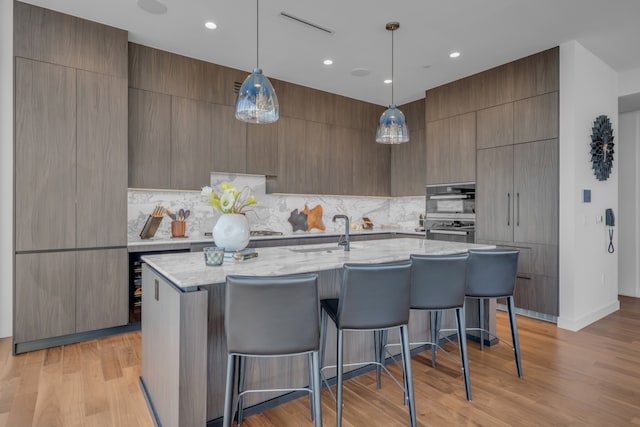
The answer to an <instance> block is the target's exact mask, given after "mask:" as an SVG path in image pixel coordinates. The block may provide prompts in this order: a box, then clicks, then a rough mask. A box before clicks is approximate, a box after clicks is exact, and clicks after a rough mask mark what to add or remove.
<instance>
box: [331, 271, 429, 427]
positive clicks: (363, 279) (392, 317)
mask: <svg viewBox="0 0 640 427" xmlns="http://www.w3.org/2000/svg"><path fill="white" fill-rule="evenodd" d="M410 275H411V262H409V261H406V262H402V263H389V264H345V265H344V266H343V269H342V284H341V287H340V298H338V299H323V300H322V301H320V305H321V306H322V326H321V329H320V330H321V333H320V342H321V345H320V355H321V364H320V365H321V366H322V360H323V358H324V349H325V344H326V337H327V320H328V318H331V319H332V320H333V322H334V323H335V325H336V329H337V333H338V343H337V366H336V368H337V384H336V395H337V397H336V426H337V427H340V426H342V376H343V375H342V372H343V366H344V365H343V356H344V354H343V353H344V345H343V342H344V331H373V332H374V341H375V346H374V347H375V348H374V353H375V362H373V361H371V362H362V363H352V364H349V366H353V365H368V364H372V363H374V364H376V367H377V368H378V369H379V368H380V367H381V366H382V364H381V361H380V353H381V352H380V338H381V331H383V330H387V329H390V328H400V338H401V343H402V346H401V348H402V361H403V376H404V384H405V385H404V386H403V385H400V384H399V383H398V384H399V385H400V387H401V388H404V390H405V396H407V400H408V406H409V419H410V423H411V426H412V427H415V425H416V413H415V402H414V397H413V380H412V377H411V354H410V352H409V331H408V323H409V297H410V291H411V289H410V286H411V276H410ZM328 367H329V366H327V367H326V368H328ZM323 369H324V367H323ZM384 369H385V370H386V368H384ZM387 372H388V371H387ZM389 375H391V374H390V373H389ZM392 378H393V376H392ZM394 380H395V378H394Z"/></svg>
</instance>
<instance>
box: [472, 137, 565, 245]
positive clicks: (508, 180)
mask: <svg viewBox="0 0 640 427" xmlns="http://www.w3.org/2000/svg"><path fill="white" fill-rule="evenodd" d="M557 194H558V141H557V140H547V141H537V142H531V143H527V144H518V145H514V146H504V147H498V148H489V149H484V150H478V181H477V184H476V195H477V197H476V236H477V238H478V239H479V240H499V241H514V242H527V243H541V244H551V245H553V244H557V242H558V200H557V198H558V197H557Z"/></svg>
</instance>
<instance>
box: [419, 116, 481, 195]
mask: <svg viewBox="0 0 640 427" xmlns="http://www.w3.org/2000/svg"><path fill="white" fill-rule="evenodd" d="M475 177H476V113H475V112H471V113H467V114H462V115H458V116H453V117H449V118H446V119H441V120H436V121H432V122H427V183H428V184H449V183H459V182H473V181H475Z"/></svg>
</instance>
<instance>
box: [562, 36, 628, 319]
mask: <svg viewBox="0 0 640 427" xmlns="http://www.w3.org/2000/svg"><path fill="white" fill-rule="evenodd" d="M601 114H605V115H607V116H608V117H609V119H610V120H611V123H612V125H613V129H614V136H615V137H616V140H615V141H614V142H616V143H617V142H618V134H617V132H618V74H617V73H616V72H615V71H614V70H613V69H612V68H611V67H609V66H608V65H607V64H605V63H604V62H603V61H602V60H600V59H599V58H597V57H596V56H595V55H593V54H592V53H591V52H589V51H588V50H586V49H585V48H584V47H583V46H582V45H580V44H579V43H577V42H576V41H571V42H568V43H564V44H562V45H561V46H560V236H559V238H560V316H559V318H558V326H559V327H561V328H565V329H570V330H579V329H581V328H583V327H585V326H587V325H589V324H590V323H592V322H595V321H596V320H598V319H600V318H602V317H604V316H606V315H608V314H610V313H612V312H614V311H616V310H618V309H619V307H620V305H619V302H618V253H619V248H618V249H617V250H616V252H615V253H613V254H609V253H607V244H608V234H607V227H605V225H604V223H597V218H599V217H603V216H604V212H605V209H606V208H612V209H613V210H614V212H615V213H616V214H618V173H619V172H618V170H619V156H618V155H616V156H615V159H614V166H613V170H612V173H611V176H610V177H609V179H608V180H607V181H602V182H601V181H598V180H597V179H596V178H595V176H594V174H593V170H592V169H591V162H590V160H591V156H590V154H589V150H590V146H589V143H590V142H591V139H590V135H591V127H592V126H593V122H594V120H595V118H596V117H597V116H599V115H601ZM582 189H590V190H591V200H592V202H591V203H582V201H581V191H582ZM619 228H620V227H615V235H614V243H615V244H616V246H619V245H618V243H619V240H618V230H619Z"/></svg>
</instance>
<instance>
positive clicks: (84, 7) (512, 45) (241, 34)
mask: <svg viewBox="0 0 640 427" xmlns="http://www.w3.org/2000/svg"><path fill="white" fill-rule="evenodd" d="M162 1H163V3H165V4H166V6H167V8H168V12H167V13H166V14H164V15H152V14H149V13H147V12H144V11H142V10H141V9H140V8H138V7H137V5H136V0H28V1H26V2H27V3H32V4H36V5H39V6H43V7H46V8H49V9H54V10H57V11H60V12H64V13H68V14H71V15H75V16H79V17H82V18H86V19H90V20H93V21H97V22H101V23H104V24H108V25H112V26H114V27H118V28H122V29H125V30H127V31H129V40H130V41H132V42H136V43H140V44H144V45H147V46H152V47H156V48H160V49H163V50H168V51H171V52H175V53H179V54H182V55H186V56H190V57H194V58H199V59H202V60H205V61H209V62H214V63H217V64H222V65H226V66H229V67H234V68H239V69H244V70H247V71H249V70H251V69H252V68H253V67H254V66H255V58H256V33H255V31H256V28H255V16H256V6H255V5H256V2H255V0H162ZM282 11H285V12H288V13H290V14H292V15H295V16H297V17H300V18H304V19H306V20H308V21H312V22H314V23H316V24H319V25H321V26H324V27H328V28H330V29H332V30H334V31H335V34H333V35H325V34H323V33H321V32H320V31H317V30H312V29H310V28H308V27H306V26H304V25H302V24H298V23H295V22H291V21H289V20H286V19H284V18H282V17H280V16H279V14H280V12H282ZM207 20H212V21H214V22H215V23H216V24H217V25H218V29H216V30H214V31H210V30H206V29H205V28H204V25H203V24H204V22H205V21H207ZM392 20H396V21H399V22H400V29H399V30H397V31H396V32H395V102H396V104H398V105H400V104H404V103H406V102H409V101H413V100H416V99H418V98H421V97H423V96H424V91H425V90H426V89H429V88H432V87H436V86H439V85H441V84H444V83H447V82H450V81H453V80H457V79H459V78H462V77H465V76H468V75H471V74H475V73H477V72H480V71H483V70H486V69H488V68H492V67H494V66H496V65H500V64H504V63H506V62H509V61H512V60H515V59H518V58H521V57H523V56H527V55H530V54H533V53H536V52H539V51H541V50H545V49H548V48H551V47H554V46H557V45H559V44H561V43H563V42H566V41H569V40H577V41H578V42H579V43H581V44H582V45H583V46H584V47H586V48H587V49H589V50H591V51H592V52H593V53H594V54H596V55H597V56H599V57H600V58H601V59H602V60H604V61H605V62H606V63H608V64H609V65H610V66H611V67H612V68H613V69H615V70H617V71H624V70H629V69H635V68H640V54H639V51H638V44H637V43H638V41H640V22H638V21H640V1H638V0H607V1H603V0H445V1H443V0H395V1H391V0H387V1H381V0H342V1H339V0H324V1H318V0H316V1H311V0H261V1H260V66H261V68H262V69H263V70H264V73H265V74H266V75H267V76H269V77H274V78H277V79H281V80H285V81H289V82H293V83H298V84H302V85H305V86H310V87H313V88H317V89H321V90H325V91H327V92H332V93H337V94H341V95H345V96H349V97H352V98H356V99H361V100H364V101H369V102H373V103H376V104H380V105H387V104H389V103H390V101H391V88H390V86H389V85H385V84H384V83H383V80H384V79H386V78H389V77H390V75H391V35H390V33H389V32H388V31H386V30H385V24H386V23H387V22H389V21H392ZM453 50H459V51H460V52H461V53H462V56H461V57H460V58H458V59H456V60H452V59H450V58H449V56H448V55H449V53H450V52H451V51H453ZM325 58H331V59H333V61H334V65H333V66H331V67H327V66H324V65H323V64H322V61H323V60H324V59H325ZM426 66H427V67H426ZM354 68H367V69H369V70H370V71H371V73H370V74H369V75H368V76H365V77H355V76H352V75H351V70H352V69H354Z"/></svg>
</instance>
